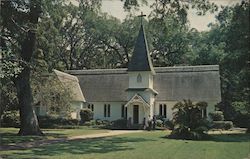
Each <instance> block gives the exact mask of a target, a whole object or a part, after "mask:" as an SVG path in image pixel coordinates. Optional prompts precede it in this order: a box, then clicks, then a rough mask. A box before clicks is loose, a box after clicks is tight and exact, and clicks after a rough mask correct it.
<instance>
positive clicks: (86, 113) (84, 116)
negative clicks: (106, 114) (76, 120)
mask: <svg viewBox="0 0 250 159" xmlns="http://www.w3.org/2000/svg"><path fill="white" fill-rule="evenodd" d="M93 115H94V114H93V112H92V111H91V110H90V109H81V111H80V117H81V122H82V123H83V124H84V123H85V122H86V121H90V120H92V119H93Z"/></svg>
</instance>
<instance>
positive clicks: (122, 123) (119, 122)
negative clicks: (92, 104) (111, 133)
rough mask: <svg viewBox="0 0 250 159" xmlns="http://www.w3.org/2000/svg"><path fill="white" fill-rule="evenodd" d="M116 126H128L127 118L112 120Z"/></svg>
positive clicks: (123, 127) (121, 127) (120, 127)
mask: <svg viewBox="0 0 250 159" xmlns="http://www.w3.org/2000/svg"><path fill="white" fill-rule="evenodd" d="M112 123H113V124H112V126H113V127H114V128H119V129H126V128H127V119H118V120H115V121H113V122H112Z"/></svg>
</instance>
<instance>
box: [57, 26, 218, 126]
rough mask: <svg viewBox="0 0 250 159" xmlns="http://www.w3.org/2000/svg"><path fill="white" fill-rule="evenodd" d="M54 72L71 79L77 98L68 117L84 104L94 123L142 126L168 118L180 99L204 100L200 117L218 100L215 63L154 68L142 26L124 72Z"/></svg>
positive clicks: (112, 70)
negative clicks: (157, 118)
mask: <svg viewBox="0 0 250 159" xmlns="http://www.w3.org/2000/svg"><path fill="white" fill-rule="evenodd" d="M56 74H57V76H58V77H59V79H60V80H61V81H63V80H62V79H63V78H66V79H67V78H68V79H72V80H73V81H74V87H75V89H74V90H75V92H76V94H78V95H77V96H78V98H76V99H72V106H73V107H74V113H73V116H72V117H73V118H79V110H80V109H81V108H82V107H84V106H87V107H89V108H90V109H91V110H92V111H93V113H94V119H101V120H109V121H113V120H117V119H121V118H126V119H130V120H131V122H132V124H142V123H143V121H144V119H146V120H150V119H152V118H153V116H154V115H161V116H164V117H165V118H168V119H171V118H172V113H173V110H172V107H173V106H174V105H175V104H176V103H177V102H179V101H183V99H190V100H192V101H193V102H200V101H205V102H207V103H208V107H207V108H206V110H203V111H202V112H203V116H207V115H208V113H209V112H213V111H214V110H215V107H214V106H215V105H216V104H217V103H219V102H220V101H221V89H220V75H219V66H218V65H201V66H178V67H153V65H152V62H151V58H150V55H149V51H148V46H147V40H146V36H145V32H144V28H143V25H141V28H140V31H139V35H138V37H137V41H136V44H135V48H134V52H133V55H132V58H131V60H130V62H129V65H128V68H120V69H93V70H68V71H67V73H62V72H59V71H57V72H56ZM69 74H70V75H69ZM76 77H77V78H76ZM78 82H79V84H78ZM79 94H80V95H79ZM84 103H85V104H84Z"/></svg>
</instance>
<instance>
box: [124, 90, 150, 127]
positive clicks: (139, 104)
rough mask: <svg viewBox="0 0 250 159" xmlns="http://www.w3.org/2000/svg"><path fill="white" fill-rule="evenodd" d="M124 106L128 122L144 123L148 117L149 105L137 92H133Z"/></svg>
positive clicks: (134, 123)
mask: <svg viewBox="0 0 250 159" xmlns="http://www.w3.org/2000/svg"><path fill="white" fill-rule="evenodd" d="M125 107H127V120H128V121H129V122H130V124H133V125H138V124H145V123H147V122H148V120H149V119H150V105H149V104H148V103H147V102H146V101H145V100H144V99H143V98H142V97H141V96H140V95H138V94H135V95H134V96H133V97H132V98H131V99H130V100H129V101H128V102H127V104H126V105H125Z"/></svg>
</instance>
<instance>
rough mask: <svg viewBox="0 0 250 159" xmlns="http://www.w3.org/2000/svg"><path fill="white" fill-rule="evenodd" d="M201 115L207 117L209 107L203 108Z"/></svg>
mask: <svg viewBox="0 0 250 159" xmlns="http://www.w3.org/2000/svg"><path fill="white" fill-rule="evenodd" d="M201 117H202V118H207V108H203V109H201Z"/></svg>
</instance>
